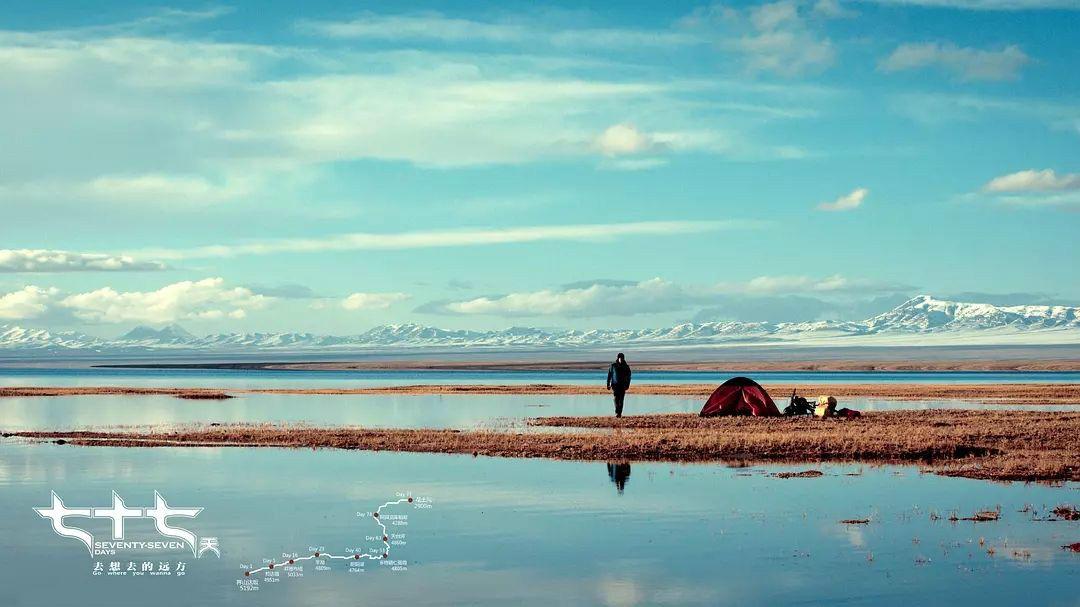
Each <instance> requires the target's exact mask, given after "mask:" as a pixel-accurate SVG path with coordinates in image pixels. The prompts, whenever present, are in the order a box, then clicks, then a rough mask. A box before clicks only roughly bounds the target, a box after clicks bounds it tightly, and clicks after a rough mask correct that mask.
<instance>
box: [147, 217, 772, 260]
mask: <svg viewBox="0 0 1080 607" xmlns="http://www.w3.org/2000/svg"><path fill="white" fill-rule="evenodd" d="M762 225H764V224H762V223H760V222H754V221H739V220H728V221H717V220H712V221H710V220H702V221H641V222H632V223H610V224H571V225H551V226H523V227H509V228H488V229H472V230H470V229H462V230H432V231H421V232H398V233H389V234H375V233H363V232H361V233H353V234H334V235H328V236H323V237H319V238H291V239H276V240H264V241H256V242H246V243H243V244H231V245H230V244H222V245H208V246H203V247H196V248H192V249H150V250H146V251H141V252H137V253H135V254H136V255H143V256H146V257H153V258H156V259H199V258H211V257H230V256H234V255H266V254H270V253H308V252H315V251H359V250H401V249H426V248H437V247H474V246H483V245H498V244H512V243H528V242H545V241H586V242H587V241H599V242H603V241H609V240H614V239H617V238H624V237H629V236H649V235H652V236H663V235H676V234H696V233H702V232H715V231H719V230H727V229H746V228H756V227H761V226H762Z"/></svg>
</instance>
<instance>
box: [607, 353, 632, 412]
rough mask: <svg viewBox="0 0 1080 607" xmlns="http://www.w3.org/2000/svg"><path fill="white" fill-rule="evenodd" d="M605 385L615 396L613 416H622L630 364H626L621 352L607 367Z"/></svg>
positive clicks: (628, 384)
mask: <svg viewBox="0 0 1080 607" xmlns="http://www.w3.org/2000/svg"><path fill="white" fill-rule="evenodd" d="M607 387H608V390H611V393H612V395H614V396H615V417H622V408H623V399H624V398H626V391H627V389H629V388H630V365H628V364H626V357H625V356H623V353H622V352H619V355H618V356H616V357H615V362H613V363H611V367H609V368H608V372H607Z"/></svg>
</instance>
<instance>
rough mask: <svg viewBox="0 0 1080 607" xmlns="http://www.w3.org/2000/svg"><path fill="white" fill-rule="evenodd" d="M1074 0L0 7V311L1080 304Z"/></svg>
mask: <svg viewBox="0 0 1080 607" xmlns="http://www.w3.org/2000/svg"><path fill="white" fill-rule="evenodd" d="M1077 31H1080V2H1078V1H1076V0H988V1H980V0H882V1H863V2H844V1H842V0H840V1H832V0H821V1H816V0H813V1H807V2H796V1H784V0H782V1H780V2H775V3H722V4H701V3H677V2H672V3H653V2H647V3H646V2H622V3H614V4H613V3H608V2H603V3H584V4H583V3H574V4H555V3H551V4H546V5H544V6H542V7H541V6H538V5H537V4H536V3H520V2H499V3H490V4H484V3H470V4H468V5H467V6H463V5H461V4H460V3H437V2H436V3H427V2H412V3H409V4H408V5H407V6H406V5H404V4H400V3H394V4H388V3H349V5H348V6H342V5H340V4H339V3H329V2H307V3H304V4H303V7H302V8H301V7H300V6H299V5H296V4H292V3H290V4H283V3H268V2H251V3H235V4H228V5H224V4H222V5H217V4H204V3H197V4H190V3H177V4H171V5H167V6H165V5H163V6H159V7H154V8H148V7H146V6H144V5H142V4H139V3H123V2H109V3H97V4H96V5H95V6H94V7H93V9H92V10H91V9H88V8H86V7H85V6H82V5H81V4H77V3H72V4H71V5H70V6H67V5H66V4H65V3H63V2H51V3H39V2H14V3H9V4H8V5H7V8H6V10H5V11H4V15H3V16H2V17H0V72H2V73H3V74H4V77H3V78H2V79H0V142H2V145H0V211H2V213H3V217H4V221H3V222H0V239H2V240H0V323H8V324H18V325H22V326H41V327H50V328H76V329H80V330H85V331H88V332H91V333H96V334H101V335H110V334H116V333H119V332H121V331H123V330H126V329H127V328H130V327H131V326H133V325H136V324H164V323H168V322H174V321H175V322H179V323H180V324H182V325H184V326H186V327H188V328H189V329H191V330H192V331H194V332H198V333H202V332H211V331H214V332H216V331H234V330H235V331H240V330H244V331H246V330H304V331H315V332H333V333H351V332H359V331H362V330H364V329H366V328H369V327H371V326H374V325H378V324H383V323H398V322H419V323H424V324H433V325H437V326H443V327H462V328H493V327H502V326H507V325H511V324H529V325H537V326H564V327H582V328H586V327H594V326H604V327H642V326H660V325H666V324H670V323H674V322H680V321H686V320H729V319H734V320H765V319H769V320H808V319H819V318H861V317H864V316H866V315H868V314H871V313H874V312H878V311H882V310H884V309H885V308H887V307H889V306H890V305H892V304H895V303H897V302H899V301H902V300H903V299H904V298H906V297H908V296H910V295H913V294H915V293H932V294H935V295H938V296H941V297H952V296H961V295H963V296H965V297H966V298H967V299H980V300H984V301H989V302H995V303H1018V302H1027V303H1063V304H1076V303H1078V302H1080V280H1078V279H1080V271H1078V270H1077V263H1076V262H1077V259H1078V255H1077V252H1078V251H1077V245H1076V232H1077V228H1078V227H1080V214H1078V213H1077V211H1078V210H1080V164H1078V162H1077V159H1078V158H1080V95H1078V93H1080V69H1077V66H1078V65H1080V45H1078V44H1077V37H1076V32H1077Z"/></svg>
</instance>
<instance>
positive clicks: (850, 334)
mask: <svg viewBox="0 0 1080 607" xmlns="http://www.w3.org/2000/svg"><path fill="white" fill-rule="evenodd" d="M1037 331H1041V332H1042V333H1041V335H1042V336H1045V335H1047V332H1053V338H1052V339H1053V340H1056V341H1054V342H1053V343H1080V308H1076V307H1067V306H1043V305H1028V306H995V305H992V304H987V303H970V302H956V301H946V300H942V299H935V298H934V297H932V296H930V295H919V296H918V297H913V298H911V299H909V300H908V301H906V302H904V303H902V304H900V305H899V306H896V307H895V308H893V309H892V310H889V311H888V312H885V313H883V314H879V315H877V316H874V317H872V318H868V319H866V320H862V321H842V322H841V321H813V322H794V323H770V322H739V321H718V322H704V323H681V324H677V325H674V326H670V327H660V328H653V329H589V330H573V329H569V330H567V329H544V328H536V327H528V326H524V327H523V326H514V327H508V328H506V329H499V330H489V331H478V330H467V329H439V328H436V327H430V326H426V325H420V324H416V323H404V324H395V325H383V326H379V327H374V328H372V329H370V330H368V331H366V332H364V333H361V334H359V335H350V336H334V335H314V334H311V333H222V334H216V335H207V336H205V337H196V336H194V335H192V334H191V333H189V332H187V331H186V330H184V329H183V328H182V327H180V326H178V325H168V326H165V327H162V328H160V329H154V328H152V327H145V326H142V327H136V328H134V329H132V330H131V331H128V332H127V333H125V334H124V335H123V336H122V337H120V338H117V339H115V340H102V339H98V338H95V337H91V336H88V335H84V334H82V333H77V332H72V331H66V332H50V331H48V330H46V329H25V328H22V327H18V326H13V325H0V350H30V351H35V350H36V351H43V350H48V351H53V350H65V351H75V350H89V351H95V352H110V351H117V352H139V351H150V350H160V349H173V350H217V351H241V350H244V351H248V350H274V349H277V350H285V349H289V350H305V349H325V348H331V349H337V350H348V349H354V350H365V349H366V350H370V349H374V348H424V347H455V348H456V347H466V348H529V347H532V348H590V347H611V346H616V345H627V346H638V347H649V346H650V345H652V346H663V347H669V346H680V345H708V344H724V343H729V344H733V343H740V344H753V343H769V342H785V343H790V342H807V341H810V342H813V341H815V340H816V341H818V343H821V340H823V339H828V340H833V343H835V340H836V339H841V340H842V341H843V343H851V344H852V345H854V344H855V343H870V342H867V341H865V340H867V339H870V340H873V339H874V338H875V336H880V337H881V338H883V339H886V340H888V339H893V338H894V337H895V336H901V337H903V336H909V337H908V339H909V340H910V339H912V338H916V337H917V336H920V335H928V336H929V335H941V336H942V337H944V338H948V339H949V340H950V343H965V342H967V343H973V342H975V341H978V340H982V341H981V342H979V343H987V342H986V339H988V338H989V339H990V340H991V342H990V343H992V340H993V339H998V338H1000V336H1013V337H1017V338H1018V339H1019V342H1020V343H1023V342H1024V340H1025V339H1028V338H1027V337H1025V336H1031V335H1034V334H1033V332H1037ZM852 339H856V340H863V341H862V342H853V341H851V340H852ZM919 339H921V338H919ZM917 343H922V342H917ZM1014 343H1015V342H1014Z"/></svg>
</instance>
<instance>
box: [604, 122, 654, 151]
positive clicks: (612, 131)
mask: <svg viewBox="0 0 1080 607" xmlns="http://www.w3.org/2000/svg"><path fill="white" fill-rule="evenodd" d="M654 145H655V141H654V140H653V138H652V136H650V135H648V134H646V133H643V132H641V131H640V130H638V128H637V127H636V126H634V125H632V124H629V123H626V122H623V123H620V124H613V125H611V126H609V127H608V128H606V129H604V132H603V133H600V135H599V136H597V138H596V148H597V149H598V150H600V153H601V154H604V155H605V156H622V155H626V154H640V153H642V152H647V151H649V150H651V149H652V148H653V146H654Z"/></svg>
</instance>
